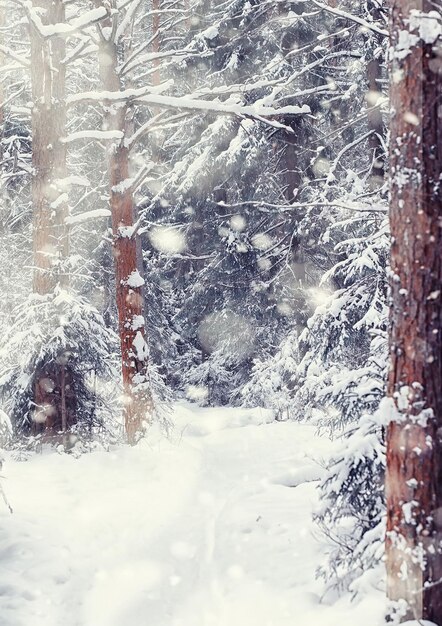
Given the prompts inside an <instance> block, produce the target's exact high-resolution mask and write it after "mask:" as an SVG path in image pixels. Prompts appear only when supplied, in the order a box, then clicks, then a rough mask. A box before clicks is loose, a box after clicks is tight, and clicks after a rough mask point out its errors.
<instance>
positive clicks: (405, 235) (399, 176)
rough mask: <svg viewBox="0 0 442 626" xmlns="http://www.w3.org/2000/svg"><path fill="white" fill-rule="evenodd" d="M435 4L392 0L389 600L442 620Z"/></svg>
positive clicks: (440, 151)
mask: <svg viewBox="0 0 442 626" xmlns="http://www.w3.org/2000/svg"><path fill="white" fill-rule="evenodd" d="M436 4H437V3H436ZM435 8H437V7H435V3H434V2H430V1H428V2H427V1H426V0H424V1H422V0H395V1H393V0H392V2H391V9H392V10H391V25H390V27H391V39H392V45H393V56H394V58H393V60H392V67H391V108H392V122H391V153H390V160H391V207H390V222H391V232H392V247H391V288H392V308H391V331H390V332H391V334H390V354H391V367H390V374H389V381H388V396H389V397H390V402H391V408H392V411H393V414H392V419H391V421H390V424H389V426H388V431H387V476H386V498H387V539H386V550H387V591H388V596H389V598H390V599H391V600H393V601H404V600H405V602H406V607H407V609H406V615H405V616H404V618H405V619H428V620H431V621H433V622H434V623H435V624H437V625H438V626H442V549H441V546H442V543H441V542H442V443H441V434H442V307H441V295H442V194H441V182H440V179H441V174H442V142H441V139H442V135H441V126H440V106H441V93H442V91H441V88H442V84H441V83H442V81H441V74H440V58H438V54H437V51H436V50H435V46H434V45H432V43H428V42H429V41H430V40H431V38H430V37H429V35H428V34H427V35H425V34H423V35H422V37H424V39H422V37H421V36H419V35H420V33H419V30H415V29H414V30H413V29H412V25H410V21H409V20H410V11H411V10H413V9H415V10H417V11H420V12H422V11H423V12H424V13H427V14H428V13H429V12H430V11H431V10H434V9H435ZM428 19H429V16H428V15H427V17H425V16H424V17H422V18H421V20H422V21H423V20H428ZM428 26H429V22H428V21H427V22H426V23H425V28H426V29H428ZM407 31H408V32H409V33H411V34H410V35H406V38H404V33H407ZM421 32H424V31H421ZM404 41H405V44H406V45H405V46H404Z"/></svg>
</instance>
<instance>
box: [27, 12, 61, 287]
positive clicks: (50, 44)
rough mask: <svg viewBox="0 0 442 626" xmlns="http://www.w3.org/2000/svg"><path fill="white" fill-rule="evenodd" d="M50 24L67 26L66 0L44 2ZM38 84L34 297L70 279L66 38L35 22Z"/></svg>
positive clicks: (34, 108) (33, 46)
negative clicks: (67, 263) (66, 264)
mask: <svg viewBox="0 0 442 626" xmlns="http://www.w3.org/2000/svg"><path fill="white" fill-rule="evenodd" d="M39 6H40V7H41V9H43V11H44V13H43V14H42V21H43V22H44V23H45V24H56V23H60V22H61V23H63V22H64V20H65V9H64V4H63V2H61V1H60V0H55V1H54V2H51V1H49V0H42V1H41V2H40V5H39ZM30 29H31V80H32V100H33V106H32V164H33V169H34V173H33V177H32V202H33V214H34V222H33V245H34V281H33V286H34V292H35V293H38V294H40V295H46V294H48V293H51V292H52V291H53V290H54V288H55V286H56V285H57V283H59V282H61V283H64V284H65V283H66V281H67V276H66V274H65V272H64V269H63V267H62V266H61V264H60V262H61V261H62V260H63V259H64V258H66V256H67V253H68V238H67V229H66V226H65V223H64V222H65V218H66V215H67V196H66V193H65V190H64V189H63V184H62V181H63V179H65V178H66V146H65V144H64V143H63V142H62V138H63V137H64V136H65V134H66V105H65V65H64V63H63V58H64V57H65V51H66V46H65V42H64V39H63V38H61V37H50V38H49V37H44V36H43V35H42V34H41V33H40V32H39V30H38V28H37V27H36V26H35V25H34V24H33V22H32V20H31V21H30Z"/></svg>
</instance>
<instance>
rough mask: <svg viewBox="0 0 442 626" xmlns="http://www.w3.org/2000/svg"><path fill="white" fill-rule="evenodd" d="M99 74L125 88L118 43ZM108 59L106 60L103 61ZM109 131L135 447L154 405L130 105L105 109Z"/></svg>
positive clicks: (106, 83) (107, 47)
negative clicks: (135, 231)
mask: <svg viewBox="0 0 442 626" xmlns="http://www.w3.org/2000/svg"><path fill="white" fill-rule="evenodd" d="M100 47H101V50H100V73H101V79H102V84H103V89H105V90H106V91H111V92H118V91H121V90H122V89H123V85H122V83H121V79H120V76H119V74H118V69H117V68H118V65H119V62H118V50H117V44H116V43H115V42H114V41H112V39H111V40H106V39H105V38H104V37H103V38H102V40H101V44H100ZM103 61H104V62H103ZM105 110H106V113H105V120H104V124H105V128H106V130H110V131H118V132H119V133H122V138H121V139H117V140H115V141H113V142H112V145H111V146H110V147H109V152H108V155H109V156H108V167H109V182H110V208H111V212H112V230H113V236H114V244H113V245H114V258H115V278H116V301H117V310H118V324H119V335H120V344H121V357H122V377H123V388H124V394H125V405H124V420H125V428H126V434H127V438H128V441H129V442H130V443H135V442H136V439H137V435H138V433H140V432H141V430H142V428H143V422H144V421H145V420H146V419H149V417H150V416H151V415H152V411H153V403H152V396H151V391H150V386H149V380H148V369H147V367H148V349H147V345H146V326H145V317H144V297H143V285H144V280H143V278H142V274H143V269H142V259H141V258H140V252H139V246H138V245H137V237H136V235H133V226H134V224H135V204H134V197H133V191H132V187H131V184H130V167H129V166H130V162H129V150H128V148H127V146H126V145H125V142H124V138H125V137H126V135H127V134H128V132H129V130H130V127H131V120H130V116H131V110H130V109H129V107H128V106H126V105H125V106H121V105H119V104H118V105H113V104H112V102H110V101H109V102H107V103H106V105H105Z"/></svg>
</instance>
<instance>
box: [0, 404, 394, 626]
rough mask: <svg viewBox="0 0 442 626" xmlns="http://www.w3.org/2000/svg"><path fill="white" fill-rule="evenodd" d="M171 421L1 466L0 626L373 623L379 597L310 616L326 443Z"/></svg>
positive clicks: (227, 419)
mask: <svg viewBox="0 0 442 626" xmlns="http://www.w3.org/2000/svg"><path fill="white" fill-rule="evenodd" d="M173 421H174V423H175V428H174V431H173V434H172V436H171V438H170V440H165V439H164V438H160V437H151V438H150V439H149V440H146V441H143V442H142V443H141V444H139V445H138V446H136V447H135V448H129V447H121V448H118V449H115V450H113V451H112V452H108V453H105V452H94V453H90V454H85V455H83V456H81V457H80V458H79V459H75V458H73V457H72V456H71V455H66V454H61V455H59V454H56V453H55V454H54V453H52V454H43V455H36V456H34V457H32V458H31V459H30V460H29V461H27V462H17V461H14V460H12V459H11V458H9V457H8V459H7V461H6V464H5V468H4V472H3V474H4V477H5V479H4V480H3V485H4V487H5V490H6V492H7V495H8V498H9V500H10V503H11V505H12V507H13V509H14V513H13V515H10V514H9V512H8V511H7V510H6V507H4V506H3V504H1V509H0V563H1V567H0V624H1V626H294V625H295V626H350V624H351V625H352V626H354V624H355V623H357V624H358V626H365V625H366V626H378V625H380V624H382V623H383V621H382V612H383V608H384V607H383V596H382V591H380V592H375V591H373V592H372V594H371V595H370V594H368V595H367V597H366V598H365V599H363V600H362V601H360V602H359V603H357V604H356V603H354V604H352V603H351V600H350V597H343V598H341V599H340V600H339V601H338V602H335V603H334V604H333V605H332V604H329V603H326V602H321V598H320V596H321V594H322V592H323V589H322V585H321V582H320V581H317V580H315V576H314V573H315V569H316V568H317V567H318V565H319V564H320V563H321V561H322V560H323V559H324V549H325V546H324V545H323V544H322V543H321V542H322V541H323V540H322V539H321V537H320V535H319V533H318V531H317V529H316V528H315V527H314V526H313V525H312V522H311V511H312V507H313V506H315V503H316V493H315V484H316V483H315V481H316V480H317V479H318V478H319V477H320V474H321V466H320V459H321V457H322V456H325V455H326V454H327V449H328V447H329V445H330V444H329V442H328V440H327V439H326V438H321V437H318V436H317V434H316V433H315V428H314V427H313V426H309V425H301V424H296V423H266V413H265V412H261V411H259V410H238V409H199V408H195V407H190V406H189V405H178V406H177V407H176V409H175V412H174V416H173ZM318 461H319V462H318ZM294 616H296V620H295V621H294V619H293V618H294Z"/></svg>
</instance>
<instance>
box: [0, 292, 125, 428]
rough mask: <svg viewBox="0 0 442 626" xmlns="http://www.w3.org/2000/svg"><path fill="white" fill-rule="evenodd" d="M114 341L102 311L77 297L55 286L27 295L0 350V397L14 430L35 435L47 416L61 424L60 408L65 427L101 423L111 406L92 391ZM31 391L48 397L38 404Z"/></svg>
mask: <svg viewBox="0 0 442 626" xmlns="http://www.w3.org/2000/svg"><path fill="white" fill-rule="evenodd" d="M116 345H117V344H116V337H115V335H114V333H113V332H112V331H110V330H109V329H107V328H106V327H105V324H104V322H103V319H102V317H101V315H100V314H99V313H98V311H97V310H96V309H94V308H93V307H92V306H90V305H89V304H88V303H87V302H85V300H84V299H82V298H81V297H79V296H75V295H73V294H71V293H68V292H67V291H64V290H62V289H60V288H57V289H56V290H55V291H54V293H53V294H48V295H46V296H40V295H38V294H33V295H31V296H29V298H28V300H27V302H26V303H25V305H22V306H20V307H18V309H17V311H16V322H15V323H14V324H13V325H12V326H11V327H10V329H9V332H8V335H7V337H6V341H5V342H4V344H3V347H2V350H1V352H0V390H1V395H2V402H3V405H4V408H5V411H6V412H7V414H8V415H10V417H11V421H12V424H13V428H14V432H15V433H16V434H25V435H31V434H33V435H36V434H38V433H39V432H40V431H41V429H42V425H44V424H45V423H46V421H47V420H50V421H51V422H53V423H54V428H55V429H56V430H57V429H58V430H61V426H62V424H61V414H62V411H64V413H65V420H66V423H65V427H66V428H68V429H70V428H73V427H74V426H75V428H76V429H77V430H78V429H81V430H82V433H83V434H84V433H85V431H87V432H88V433H89V434H92V432H93V431H94V429H96V428H102V427H103V425H104V421H105V416H106V415H109V414H110V407H109V406H107V405H106V404H105V403H104V400H103V399H102V398H101V397H100V395H99V394H98V393H96V391H97V389H96V386H97V384H96V379H98V380H99V379H100V378H104V379H105V378H106V377H107V376H109V375H110V374H111V371H112V356H111V354H112V351H115V349H116ZM60 376H63V377H64V381H65V382H64V384H63V385H62V384H61V381H60ZM37 385H38V386H39V389H38V390H36V389H35V387H36V386H37ZM94 387H95V388H94ZM40 388H41V389H40ZM61 388H65V389H66V394H65V397H62V394H61ZM36 397H42V398H43V397H47V398H48V399H49V400H50V401H48V403H47V404H46V403H42V404H41V405H38V406H37V405H36V403H35V398H36ZM62 405H63V408H62Z"/></svg>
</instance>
